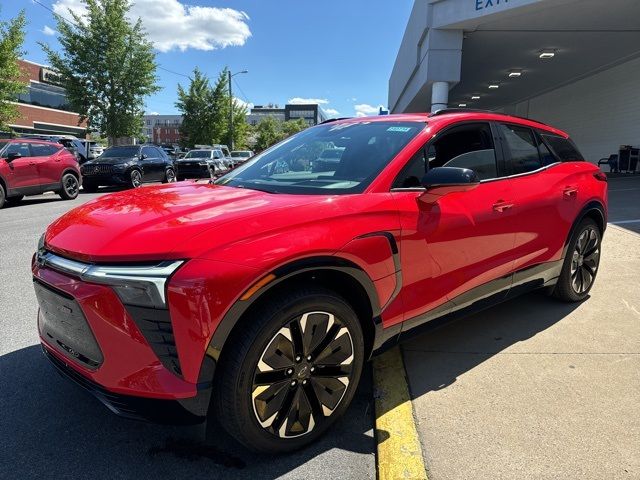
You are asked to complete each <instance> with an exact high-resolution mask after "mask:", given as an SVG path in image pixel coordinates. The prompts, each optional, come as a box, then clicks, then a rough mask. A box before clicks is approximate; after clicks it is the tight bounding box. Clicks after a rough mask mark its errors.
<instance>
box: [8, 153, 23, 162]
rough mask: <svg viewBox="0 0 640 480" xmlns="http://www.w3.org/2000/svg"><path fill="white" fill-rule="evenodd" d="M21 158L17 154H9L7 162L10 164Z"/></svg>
mask: <svg viewBox="0 0 640 480" xmlns="http://www.w3.org/2000/svg"><path fill="white" fill-rule="evenodd" d="M21 157H22V155H20V154H19V153H18V152H11V153H10V154H9V155H7V162H9V163H11V162H13V161H14V160H15V159H16V158H21Z"/></svg>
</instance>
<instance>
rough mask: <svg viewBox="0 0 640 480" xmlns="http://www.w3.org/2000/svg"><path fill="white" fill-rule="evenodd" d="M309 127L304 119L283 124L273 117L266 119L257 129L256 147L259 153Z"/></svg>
mask: <svg viewBox="0 0 640 480" xmlns="http://www.w3.org/2000/svg"><path fill="white" fill-rule="evenodd" d="M308 126H309V125H307V122H306V121H305V120H304V119H303V118H298V119H296V120H288V121H286V122H281V121H280V120H276V119H275V118H273V117H266V118H265V119H263V120H262V121H260V123H258V125H256V127H255V133H256V145H255V148H256V150H258V151H261V150H264V149H266V148H269V147H270V146H271V145H274V144H276V143H278V142H279V141H281V140H284V139H285V138H287V137H290V136H291V135H294V134H296V133H298V132H301V131H302V130H304V129H306V128H307V127H308Z"/></svg>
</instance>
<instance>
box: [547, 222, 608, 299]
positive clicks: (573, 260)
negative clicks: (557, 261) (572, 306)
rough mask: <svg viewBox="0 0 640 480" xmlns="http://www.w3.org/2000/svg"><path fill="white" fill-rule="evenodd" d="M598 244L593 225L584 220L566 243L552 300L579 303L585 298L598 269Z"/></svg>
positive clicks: (598, 233) (600, 238) (599, 235)
mask: <svg viewBox="0 0 640 480" xmlns="http://www.w3.org/2000/svg"><path fill="white" fill-rule="evenodd" d="M601 241H602V234H601V233H600V228H599V227H598V225H597V224H596V222H594V221H593V220H592V219H590V218H585V219H584V220H583V221H582V222H581V223H580V225H579V226H578V228H577V229H576V232H575V234H574V235H573V238H572V239H571V241H570V242H569V248H568V249H567V256H566V258H565V260H564V264H563V265H562V272H561V273H560V278H558V283H557V284H556V287H555V289H554V291H553V296H554V297H556V298H558V299H560V300H563V301H565V302H580V301H582V300H584V299H585V298H587V296H588V295H589V291H590V290H591V287H593V283H594V282H595V280H596V275H597V273H598V267H599V265H600V243H601Z"/></svg>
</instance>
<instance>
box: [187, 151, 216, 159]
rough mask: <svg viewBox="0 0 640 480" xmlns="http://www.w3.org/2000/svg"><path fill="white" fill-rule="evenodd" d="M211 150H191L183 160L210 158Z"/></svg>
mask: <svg viewBox="0 0 640 480" xmlns="http://www.w3.org/2000/svg"><path fill="white" fill-rule="evenodd" d="M210 157H211V150H191V151H190V152H189V153H187V154H186V155H185V156H184V158H210Z"/></svg>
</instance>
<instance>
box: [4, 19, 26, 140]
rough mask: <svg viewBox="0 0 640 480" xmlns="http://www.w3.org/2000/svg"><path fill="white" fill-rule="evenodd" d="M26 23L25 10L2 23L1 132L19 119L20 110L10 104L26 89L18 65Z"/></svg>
mask: <svg viewBox="0 0 640 480" xmlns="http://www.w3.org/2000/svg"><path fill="white" fill-rule="evenodd" d="M26 23H27V22H26V19H25V14H24V10H22V11H21V12H20V13H19V14H18V16H17V17H16V18H14V19H13V20H10V21H8V22H0V130H5V129H7V128H8V127H7V124H8V123H11V122H12V121H13V120H14V119H15V118H17V117H18V109H17V108H16V106H15V105H14V104H13V103H9V102H15V101H16V100H17V97H18V94H20V93H22V92H24V91H25V89H26V83H25V82H24V81H23V80H22V79H21V77H22V76H23V74H22V72H21V71H20V66H19V65H18V59H19V58H20V57H21V56H22V54H23V52H22V44H23V43H24V27H25V25H26Z"/></svg>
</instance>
